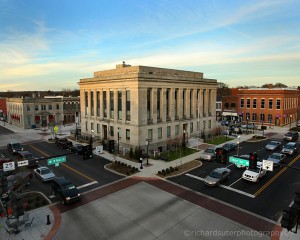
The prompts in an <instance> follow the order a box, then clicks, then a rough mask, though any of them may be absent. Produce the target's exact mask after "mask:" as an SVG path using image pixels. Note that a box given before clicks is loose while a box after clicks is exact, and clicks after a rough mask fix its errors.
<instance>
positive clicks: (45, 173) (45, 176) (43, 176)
mask: <svg viewBox="0 0 300 240" xmlns="http://www.w3.org/2000/svg"><path fill="white" fill-rule="evenodd" d="M34 175H35V176H36V178H39V179H40V180H42V182H47V181H50V180H52V179H53V178H55V174H54V173H53V172H52V171H51V170H50V169H49V168H47V167H39V168H37V169H34Z"/></svg>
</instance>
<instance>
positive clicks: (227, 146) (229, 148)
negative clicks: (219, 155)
mask: <svg viewBox="0 0 300 240" xmlns="http://www.w3.org/2000/svg"><path fill="white" fill-rule="evenodd" d="M237 146H238V145H237V143H225V144H223V145H222V146H221V148H223V149H225V150H227V152H232V151H235V150H236V149H237Z"/></svg>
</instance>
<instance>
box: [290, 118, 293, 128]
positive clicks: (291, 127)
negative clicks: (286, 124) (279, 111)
mask: <svg viewBox="0 0 300 240" xmlns="http://www.w3.org/2000/svg"><path fill="white" fill-rule="evenodd" d="M292 117H293V115H292V114H291V115H290V129H291V128H292Z"/></svg>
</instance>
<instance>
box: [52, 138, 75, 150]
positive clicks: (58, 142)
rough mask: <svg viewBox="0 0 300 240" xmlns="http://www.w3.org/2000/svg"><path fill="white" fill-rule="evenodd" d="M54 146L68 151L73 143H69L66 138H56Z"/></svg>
mask: <svg viewBox="0 0 300 240" xmlns="http://www.w3.org/2000/svg"><path fill="white" fill-rule="evenodd" d="M56 146H58V147H60V148H64V149H69V148H70V147H72V146H73V143H72V142H71V141H69V140H68V139H67V138H57V139H56Z"/></svg>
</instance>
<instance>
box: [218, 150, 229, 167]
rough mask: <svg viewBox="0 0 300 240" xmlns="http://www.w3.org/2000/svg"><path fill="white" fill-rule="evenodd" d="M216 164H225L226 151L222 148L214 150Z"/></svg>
mask: <svg viewBox="0 0 300 240" xmlns="http://www.w3.org/2000/svg"><path fill="white" fill-rule="evenodd" d="M216 162H218V163H221V164H227V150H225V149H223V148H217V149H216Z"/></svg>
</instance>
